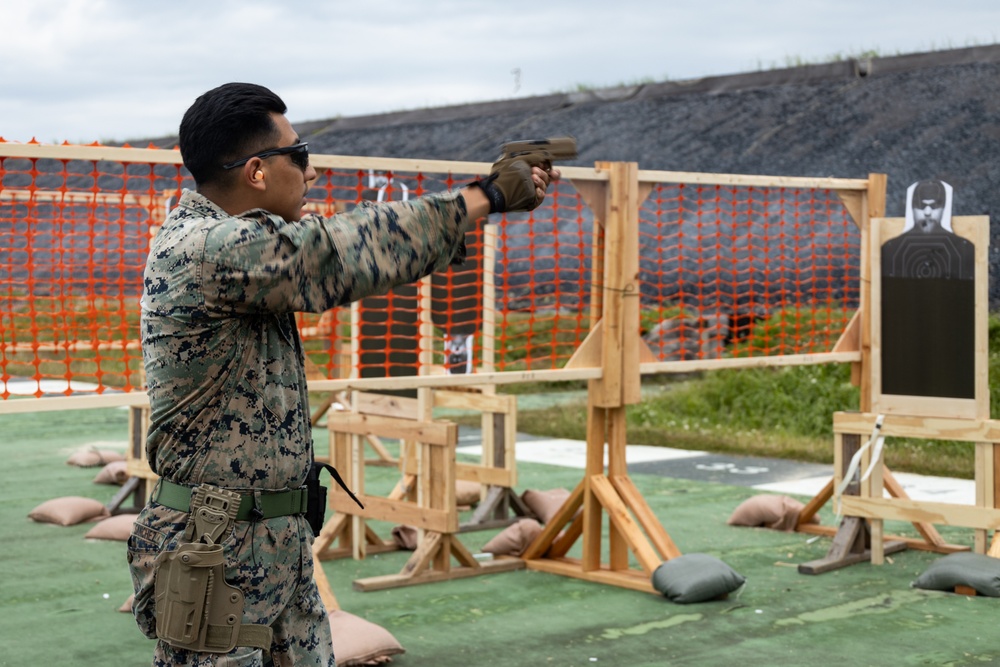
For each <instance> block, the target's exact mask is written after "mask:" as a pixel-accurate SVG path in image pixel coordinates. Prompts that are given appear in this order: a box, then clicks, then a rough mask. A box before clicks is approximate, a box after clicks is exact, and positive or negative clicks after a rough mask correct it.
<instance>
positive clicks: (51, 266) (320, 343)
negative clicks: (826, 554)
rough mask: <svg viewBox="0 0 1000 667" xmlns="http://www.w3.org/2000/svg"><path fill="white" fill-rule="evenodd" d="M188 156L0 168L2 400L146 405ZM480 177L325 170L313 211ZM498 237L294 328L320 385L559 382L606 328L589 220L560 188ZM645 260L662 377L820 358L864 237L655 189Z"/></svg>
mask: <svg viewBox="0 0 1000 667" xmlns="http://www.w3.org/2000/svg"><path fill="white" fill-rule="evenodd" d="M164 153H165V154H166V153H168V152H167V151H164ZM177 157H178V156H177V155H176V153H172V158H171V160H168V161H169V162H171V163H170V164H146V163H136V162H131V161H129V162H119V161H114V160H99V161H98V160H84V159H74V158H66V159H54V158H23V157H6V158H4V157H0V398H3V399H6V398H8V397H10V396H12V395H17V394H27V395H32V396H41V395H43V394H47V393H53V392H54V393H61V394H66V395H69V394H74V393H80V392H98V393H100V392H104V391H106V390H120V391H131V390H134V389H141V388H143V384H144V383H143V378H142V368H141V366H142V363H141V351H140V349H139V334H138V320H139V296H140V293H141V275H142V269H143V265H144V263H145V257H146V253H147V252H148V247H149V240H150V238H151V237H152V235H153V234H155V233H156V229H157V227H158V225H159V224H161V223H162V221H163V219H164V217H165V215H166V213H167V211H168V210H169V208H170V206H171V204H172V203H173V202H175V201H176V199H177V197H178V196H179V195H180V192H181V190H182V188H184V187H191V185H192V183H191V181H190V179H189V177H187V175H186V172H184V171H183V169H182V167H181V166H180V164H179V160H178V159H175V158H177ZM472 178H474V175H472V174H434V173H421V172H417V171H413V172H375V171H370V170H367V169H354V170H344V169H325V168H323V169H319V179H318V180H317V182H316V183H315V184H314V186H313V188H312V190H311V191H310V194H309V208H310V209H311V210H313V211H315V212H318V213H321V214H324V215H331V214H334V213H340V212H347V211H350V210H351V209H353V208H354V207H355V206H357V205H359V204H360V203H361V202H363V201H365V200H371V201H403V200H408V199H410V198H413V197H419V196H420V195H422V194H425V193H432V192H440V191H444V190H449V189H455V188H459V187H461V186H463V185H464V184H466V183H467V182H468V181H470V180H471V179H472ZM493 221H494V222H497V223H498V224H497V225H496V226H495V229H496V233H495V238H494V239H493V242H492V243H493V245H491V246H490V247H487V245H488V243H487V235H486V233H485V232H483V231H478V232H476V233H472V234H470V235H469V237H468V239H467V259H466V262H465V263H464V264H462V265H457V266H453V267H452V268H450V269H449V270H448V271H446V272H443V273H439V274H435V275H434V276H432V277H431V279H430V281H429V282H427V283H425V284H423V285H422V286H420V285H416V286H405V287H401V288H397V289H396V290H394V291H393V292H392V293H390V294H388V295H384V296H380V297H370V298H367V299H363V300H362V301H361V302H359V303H358V304H356V305H355V306H354V307H346V306H345V307H341V308H338V309H335V310H332V311H328V312H326V313H322V314H301V315H299V316H298V320H299V326H300V331H301V333H302V338H303V347H304V350H305V353H306V360H307V371H308V373H309V376H310V377H311V378H342V377H385V376H396V375H417V374H425V373H439V372H446V373H464V372H470V371H472V372H476V371H481V370H498V371H518V370H540V369H541V370H547V369H555V368H561V367H563V366H564V365H565V364H566V362H567V361H568V360H569V359H570V357H571V356H572V355H573V353H574V352H575V351H576V350H577V349H578V348H579V346H580V344H581V343H582V342H583V340H584V338H585V337H586V335H587V333H588V332H589V330H590V328H591V326H592V322H593V319H594V318H595V317H596V316H598V315H599V310H600V304H599V303H597V304H592V303H591V301H592V295H593V296H597V297H599V296H600V295H601V285H600V282H601V280H600V276H599V275H598V276H597V277H596V279H595V278H594V273H595V271H596V272H599V271H600V270H601V265H600V262H599V259H600V257H601V253H602V252H603V246H602V237H601V235H600V233H596V234H595V221H594V213H593V212H592V211H591V210H590V209H589V207H588V206H587V205H586V204H585V203H584V201H583V198H582V196H581V195H580V194H579V193H578V192H577V191H576V189H575V188H574V186H573V184H572V183H571V182H570V181H568V180H564V181H562V182H560V183H558V184H556V185H555V186H554V188H553V190H552V192H551V195H550V196H549V197H548V198H547V199H546V202H545V204H544V205H543V206H542V207H540V208H538V209H536V210H535V211H532V212H531V213H523V214H510V215H505V216H503V217H502V218H501V219H499V220H498V219H497V217H496V216H494V219H493ZM597 231H598V232H600V229H599V228H598V230H597ZM639 245H640V275H639V279H640V289H641V312H642V315H641V317H642V327H643V331H644V335H645V338H646V342H647V344H648V345H649V347H650V349H651V350H652V351H653V353H654V355H656V356H657V357H658V358H659V359H662V360H672V359H710V358H717V357H722V356H733V355H735V356H741V355H750V356H760V355H774V354H796V353H806V352H822V351H828V350H829V349H830V348H831V346H832V344H833V341H835V340H836V337H837V336H839V335H840V333H841V332H842V331H843V329H844V327H845V326H846V323H847V321H848V319H849V317H850V316H851V314H852V311H853V309H854V308H856V307H857V302H858V298H859V297H858V293H859V292H858V255H859V249H858V246H859V239H858V232H857V229H856V227H855V226H854V225H853V223H852V222H851V221H850V218H849V216H848V214H847V212H846V210H845V208H844V207H843V205H842V204H841V203H840V201H839V199H838V197H837V194H836V193H835V192H833V191H827V190H808V189H787V188H764V189H761V188H752V187H730V186H700V185H683V184H682V185H675V184H658V185H655V186H654V187H653V191H652V194H651V195H650V196H649V197H648V198H647V199H646V200H645V202H644V203H643V205H642V207H641V209H640V239H639ZM488 258H492V261H487V259H488Z"/></svg>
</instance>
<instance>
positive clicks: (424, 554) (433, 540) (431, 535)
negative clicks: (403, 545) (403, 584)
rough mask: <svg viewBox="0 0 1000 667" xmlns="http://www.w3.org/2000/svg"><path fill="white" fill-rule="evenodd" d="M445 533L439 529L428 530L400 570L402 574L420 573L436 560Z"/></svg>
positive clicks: (409, 575) (408, 575)
mask: <svg viewBox="0 0 1000 667" xmlns="http://www.w3.org/2000/svg"><path fill="white" fill-rule="evenodd" d="M444 537H445V536H444V535H443V534H441V533H440V532H437V531H430V530H429V531H426V532H425V533H424V535H423V538H422V539H421V540H420V544H418V545H417V548H416V550H414V552H413V554H412V555H411V556H410V558H409V559H408V560H407V561H406V563H405V564H404V565H403V569H402V570H400V574H401V575H403V576H407V577H412V576H414V575H416V574H420V573H421V572H423V571H424V570H426V569H427V568H428V567H430V564H431V563H432V562H433V561H434V557H435V556H436V555H437V552H438V551H439V550H440V549H441V544H442V542H443V540H444Z"/></svg>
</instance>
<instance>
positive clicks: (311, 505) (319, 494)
mask: <svg viewBox="0 0 1000 667" xmlns="http://www.w3.org/2000/svg"><path fill="white" fill-rule="evenodd" d="M324 468H325V469H326V470H327V472H329V473H330V476H331V477H333V481H335V482H336V483H337V484H339V485H340V488H342V489H343V490H344V491H346V492H347V495H349V496H350V497H351V499H352V500H353V501H354V502H356V503H357V504H358V507H360V508H361V509H364V508H365V506H364V505H362V504H361V501H360V500H358V497H357V496H356V495H354V493H353V492H352V491H351V490H350V489H349V488H347V485H346V484H344V480H343V479H342V478H341V476H340V473H338V472H337V469H336V468H334V467H333V466H332V465H330V464H329V463H322V462H319V461H313V464H312V467H311V468H309V475H308V476H307V477H306V495H307V496H308V499H309V502H308V504H307V505H306V520H307V521H309V525H310V526H311V527H312V530H313V535H319V531H321V530H323V523H324V521H325V520H326V487H325V486H323V485H322V484H320V483H319V474H320V473H321V472H322V471H323V469H324Z"/></svg>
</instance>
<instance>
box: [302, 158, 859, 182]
mask: <svg viewBox="0 0 1000 667" xmlns="http://www.w3.org/2000/svg"><path fill="white" fill-rule="evenodd" d="M310 157H311V156H310ZM639 180H640V181H643V182H652V183H684V184H691V185H732V186H737V187H759V188H801V189H807V190H808V189H817V190H866V189H867V188H868V181H867V180H862V179H851V178H809V177H793V176H755V175H748V174H703V173H692V172H685V171H647V170H640V171H639Z"/></svg>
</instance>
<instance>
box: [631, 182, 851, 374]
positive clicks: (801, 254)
mask: <svg viewBox="0 0 1000 667" xmlns="http://www.w3.org/2000/svg"><path fill="white" fill-rule="evenodd" d="M639 246H640V251H639V263H640V275H639V278H640V281H641V293H642V299H641V303H642V322H641V326H642V330H643V332H644V338H645V339H646V342H647V343H648V345H649V346H650V349H651V350H652V351H653V353H654V355H656V356H657V357H658V358H659V359H661V360H664V361H667V360H692V359H715V358H721V357H725V356H769V355H778V354H806V353H817V352H829V351H831V350H832V348H833V346H834V344H835V343H836V341H837V339H838V338H839V336H840V334H841V333H842V332H843V330H844V328H845V327H846V326H847V323H848V322H849V321H850V319H851V317H852V316H853V314H854V310H856V309H857V307H858V301H859V255H860V250H859V248H860V233H859V231H858V228H857V226H856V225H855V224H854V223H853V222H852V220H851V218H850V216H849V214H848V212H847V210H846V208H845V207H844V206H843V204H842V203H841V202H840V199H839V197H838V195H837V193H836V192H835V191H831V190H815V189H790V188H778V187H776V188H759V187H732V186H715V185H708V186H703V185H684V184H677V185H665V184H657V185H656V186H654V188H653V192H652V194H651V195H650V197H649V198H648V199H647V200H646V202H645V203H644V205H643V207H642V209H641V211H640V238H639Z"/></svg>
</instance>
